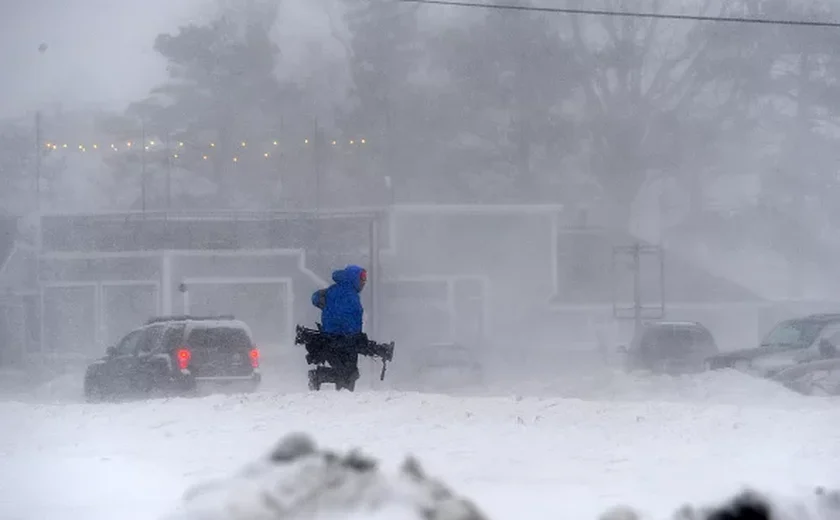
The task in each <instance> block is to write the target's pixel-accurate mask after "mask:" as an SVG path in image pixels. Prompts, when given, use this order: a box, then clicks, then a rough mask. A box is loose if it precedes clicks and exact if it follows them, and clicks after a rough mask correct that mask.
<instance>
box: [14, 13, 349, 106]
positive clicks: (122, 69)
mask: <svg viewBox="0 0 840 520" xmlns="http://www.w3.org/2000/svg"><path fill="white" fill-rule="evenodd" d="M331 3H332V1H331V0H308V1H307V0H283V8H284V16H283V23H282V31H281V33H282V35H283V36H282V37H283V41H282V42H279V43H281V45H282V46H283V48H284V54H286V55H287V56H288V57H289V58H291V59H294V57H295V54H296V53H298V52H300V51H301V49H302V47H303V45H305V42H306V41H307V40H309V39H320V38H323V37H324V36H325V34H326V33H327V31H328V28H329V24H328V21H327V19H326V17H325V16H324V14H323V13H324V11H323V9H324V7H326V6H328V5H329V4H331ZM12 5H14V7H12ZM211 10H212V0H144V1H142V2H136V1H114V0H74V1H68V0H25V1H20V2H15V1H14V0H2V2H0V71H2V76H3V81H2V82H0V116H14V115H18V114H22V113H24V112H27V111H31V110H34V109H36V108H37V107H38V106H47V105H55V104H57V103H61V104H62V105H63V106H65V107H67V108H71V107H77V106H82V105H84V106H91V105H97V106H105V107H111V108H113V107H116V108H119V107H120V106H121V105H123V104H125V103H127V102H129V101H131V100H134V99H137V98H140V97H142V96H143V95H145V94H146V93H147V92H148V90H149V88H150V87H151V86H153V85H154V84H155V83H157V82H158V81H160V80H161V79H162V78H163V76H164V73H165V70H164V63H163V61H162V60H161V59H160V58H159V57H158V56H157V55H156V54H155V52H154V51H153V50H152V44H153V42H154V38H155V36H156V35H157V34H158V33H160V32H164V31H174V30H176V29H177V27H178V26H179V25H183V24H186V23H189V22H190V21H201V20H202V19H203V18H204V17H206V16H207V14H208V13H209V12H210V11H211ZM13 12H14V13H15V14H12V13H13ZM41 43H46V44H47V45H48V46H49V48H48V50H47V51H46V52H44V53H39V52H38V46H39V45H40V44H41Z"/></svg>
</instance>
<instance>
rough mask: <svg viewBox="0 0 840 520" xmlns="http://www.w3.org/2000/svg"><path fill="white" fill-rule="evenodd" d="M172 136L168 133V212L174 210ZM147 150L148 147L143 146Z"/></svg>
mask: <svg viewBox="0 0 840 520" xmlns="http://www.w3.org/2000/svg"><path fill="white" fill-rule="evenodd" d="M170 142H171V138H170V136H169V132H167V133H166V213H167V215H168V214H169V211H170V210H172V149H171V148H170ZM143 149H144V150H145V149H146V148H145V147H143Z"/></svg>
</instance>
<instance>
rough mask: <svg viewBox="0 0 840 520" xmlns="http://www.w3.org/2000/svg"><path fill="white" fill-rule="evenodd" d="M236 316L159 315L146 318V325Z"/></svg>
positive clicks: (232, 318) (232, 317) (230, 318)
mask: <svg viewBox="0 0 840 520" xmlns="http://www.w3.org/2000/svg"><path fill="white" fill-rule="evenodd" d="M235 319H236V316H234V315H233V314H221V315H219V316H191V315H189V314H181V315H175V316H157V317H155V318H149V319H148V320H146V325H151V324H153V323H165V322H167V321H218V320H235Z"/></svg>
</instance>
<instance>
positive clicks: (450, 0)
mask: <svg viewBox="0 0 840 520" xmlns="http://www.w3.org/2000/svg"><path fill="white" fill-rule="evenodd" d="M397 1H399V2H403V3H413V4H428V5H445V6H450V7H473V8H481V9H495V10H499V11H530V12H540V13H556V14H582V15H591V16H620V17H625V18H659V19H665V20H687V21H697V22H725V23H744V24H764V25H793V26H803V27H832V28H835V29H840V22H819V21H813V20H783V19H769V18H746V17H738V16H701V15H690V14H665V13H639V12H627V11H607V10H597V9H572V8H562V7H536V6H525V5H505V4H482V3H478V2H470V1H464V0H397Z"/></svg>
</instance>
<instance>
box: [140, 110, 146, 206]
mask: <svg viewBox="0 0 840 520" xmlns="http://www.w3.org/2000/svg"><path fill="white" fill-rule="evenodd" d="M140 198H141V208H142V210H143V213H146V120H145V119H141V120H140Z"/></svg>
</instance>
